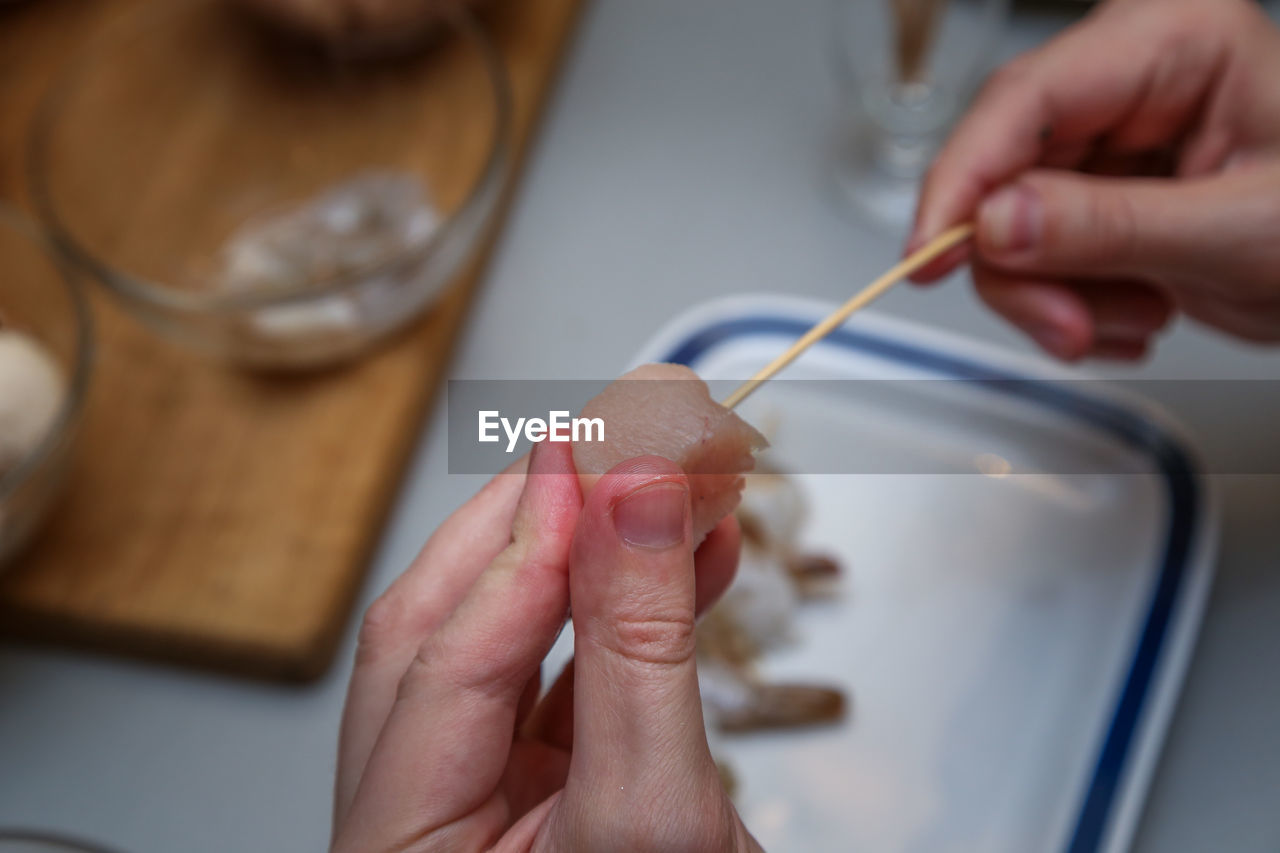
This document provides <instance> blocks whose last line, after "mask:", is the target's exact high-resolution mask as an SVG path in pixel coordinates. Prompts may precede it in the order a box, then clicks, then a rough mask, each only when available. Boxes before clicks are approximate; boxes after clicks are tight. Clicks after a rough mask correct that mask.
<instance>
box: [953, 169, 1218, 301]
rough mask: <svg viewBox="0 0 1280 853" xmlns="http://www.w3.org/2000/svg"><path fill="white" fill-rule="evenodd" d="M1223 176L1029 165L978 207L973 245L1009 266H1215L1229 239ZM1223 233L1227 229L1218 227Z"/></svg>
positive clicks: (1055, 272) (1062, 273)
mask: <svg viewBox="0 0 1280 853" xmlns="http://www.w3.org/2000/svg"><path fill="white" fill-rule="evenodd" d="M1228 183H1229V182H1227V181H1223V180H1220V179H1215V178H1210V179H1201V180H1183V181H1175V180H1172V179H1154V178H1110V177H1106V178H1104V177H1097V176H1093V175H1084V174H1080V173H1077V172H1066V171H1054V170H1035V171H1031V172H1027V173H1024V174H1023V175H1021V176H1020V177H1018V178H1017V179H1016V180H1014V181H1013V182H1012V183H1009V184H1006V185H1005V186H1003V187H1001V188H1000V189H998V190H996V191H995V192H994V193H992V194H991V195H990V196H988V197H987V198H986V199H985V200H984V201H983V202H982V204H981V206H980V207H979V208H978V216H977V235H976V247H977V251H978V254H979V255H980V256H981V257H982V258H983V260H985V261H986V262H987V263H988V264H990V265H992V266H994V267H997V268H1000V269H1003V270H1005V271H1010V272H1022V273H1033V274H1036V275H1040V276H1045V275H1047V276H1059V277H1076V276H1078V277H1083V278H1089V277H1108V278H1112V277H1133V278H1140V279H1142V278H1152V277H1157V278H1158V277H1162V276H1163V275H1164V274H1166V273H1169V272H1175V273H1186V272H1188V271H1190V270H1199V269H1203V268H1205V267H1206V266H1209V265H1212V264H1213V263H1214V262H1215V260H1216V259H1217V258H1219V257H1220V256H1221V255H1222V254H1223V249H1224V248H1225V247H1227V246H1230V245H1232V244H1234V243H1235V242H1236V241H1235V240H1234V239H1232V237H1231V234H1230V231H1229V229H1231V228H1232V223H1233V222H1237V223H1238V222H1239V220H1238V219H1237V217H1235V216H1234V215H1232V216H1224V215H1223V214H1224V213H1226V212H1227V210H1225V209H1224V204H1225V206H1226V208H1227V209H1229V208H1230V207H1231V203H1232V199H1233V198H1235V197H1236V194H1235V193H1233V192H1232V188H1231V187H1230V186H1228V185H1227V184H1228ZM1224 229H1227V230H1226V232H1225V233H1224Z"/></svg>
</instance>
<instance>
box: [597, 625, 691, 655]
mask: <svg viewBox="0 0 1280 853" xmlns="http://www.w3.org/2000/svg"><path fill="white" fill-rule="evenodd" d="M608 633H609V634H610V635H611V636H612V639H613V643H612V651H614V652H615V653H617V654H618V655H620V656H621V657H624V658H626V659H628V660H630V661H634V662H637V663H646V664H654V665H657V666H673V665H676V664H681V663H684V662H686V661H688V660H689V659H690V658H692V657H693V652H694V637H695V625H694V621H693V614H688V615H687V616H686V615H684V614H680V615H673V616H638V617H633V616H623V617H619V618H617V619H615V620H614V621H613V623H612V626H611V630H610V631H609V632H608Z"/></svg>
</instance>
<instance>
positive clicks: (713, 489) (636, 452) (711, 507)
mask: <svg viewBox="0 0 1280 853" xmlns="http://www.w3.org/2000/svg"><path fill="white" fill-rule="evenodd" d="M581 417H583V418H599V419H601V420H602V421H603V422H604V440H603V441H579V442H578V443H577V444H575V445H574V448H573V461H574V464H575V465H576V466H577V469H578V476H579V477H580V478H581V480H582V491H583V493H584V494H586V493H588V492H590V491H591V489H592V487H594V486H595V484H596V482H597V481H598V480H599V479H600V475H602V474H604V473H605V472H607V471H608V470H609V469H610V468H612V467H613V466H614V465H617V464H618V463H619V462H622V461H624V460H627V459H631V458H634V457H636V456H648V455H653V456H662V457H664V458H666V459H670V460H671V461H672V462H675V463H676V464H677V465H679V466H680V467H681V468H683V469H684V471H685V473H686V474H688V476H689V489H690V500H691V502H692V505H693V538H694V541H695V542H698V541H701V540H702V539H703V537H705V536H706V535H707V534H708V533H709V532H711V530H712V528H714V527H715V526H716V525H717V524H718V523H719V522H720V519H722V518H724V517H725V516H726V515H728V514H729V513H731V512H733V510H734V509H735V508H736V507H737V506H738V502H739V500H740V499H741V496H742V487H743V485H744V484H745V480H744V477H743V475H744V474H745V473H746V472H747V471H750V470H751V469H752V468H753V467H754V466H755V454H756V452H757V451H759V450H761V449H763V448H764V447H766V446H767V445H768V442H767V441H765V438H764V436H763V435H761V434H760V433H759V432H758V431H757V430H756V429H755V428H754V427H752V426H751V425H750V424H748V423H747V422H746V421H744V420H742V418H740V417H738V416H737V415H735V414H734V413H733V412H731V411H729V410H728V409H726V408H725V407H724V406H721V405H720V404H719V403H717V402H716V401H715V400H713V399H712V398H711V392H710V391H709V390H708V389H707V385H706V383H705V382H703V381H702V380H701V379H699V378H698V375H697V374H696V373H694V372H693V371H692V370H690V369H689V368H687V367H683V366H681V365H676V364H646V365H644V366H643V367H638V368H636V369H635V370H633V371H631V372H630V373H627V374H624V375H623V376H622V377H620V378H619V379H618V380H616V381H615V382H613V384H611V385H610V386H609V387H607V388H605V390H604V391H602V392H601V393H600V394H599V395H598V396H596V397H595V399H593V400H592V401H591V402H589V403H587V405H586V406H584V407H583V408H582V413H581Z"/></svg>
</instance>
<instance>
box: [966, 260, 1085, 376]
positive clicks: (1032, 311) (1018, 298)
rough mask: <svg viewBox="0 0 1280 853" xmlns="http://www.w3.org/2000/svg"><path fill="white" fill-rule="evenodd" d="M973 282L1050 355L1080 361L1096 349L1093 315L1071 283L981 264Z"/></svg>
mask: <svg viewBox="0 0 1280 853" xmlns="http://www.w3.org/2000/svg"><path fill="white" fill-rule="evenodd" d="M973 282H974V287H975V289H976V290H977V292H978V296H979V297H981V299H982V301H983V302H985V303H986V304H987V305H988V306H989V307H990V308H991V309H992V310H993V311H995V312H996V313H997V314H999V315H1000V316H1002V317H1004V318H1005V319H1006V320H1008V321H1009V322H1010V323H1012V324H1013V325H1015V326H1017V327H1018V328H1019V329H1021V330H1022V331H1023V332H1025V333H1026V334H1027V335H1028V336H1030V337H1031V339H1032V340H1034V341H1035V342H1036V343H1037V344H1038V345H1039V346H1040V347H1041V348H1042V349H1044V350H1045V351H1046V352H1048V353H1049V354H1050V355H1052V356H1054V357H1056V358H1059V359H1062V360H1063V361H1076V360H1078V359H1080V358H1082V357H1084V355H1085V354H1086V353H1087V352H1088V351H1089V350H1090V349H1091V348H1092V346H1093V342H1094V330H1093V317H1092V314H1091V313H1090V311H1089V306H1088V304H1087V303H1086V302H1085V301H1084V299H1082V298H1081V297H1080V294H1079V293H1078V292H1077V291H1076V290H1075V289H1073V288H1072V287H1071V286H1070V285H1068V284H1066V283H1064V282H1061V281H1055V280H1051V279H1033V278H1026V277H1020V276H1010V275H1006V274H1004V273H1002V272H999V271H996V270H992V269H990V268H989V267H984V266H981V265H979V266H975V267H974V271H973Z"/></svg>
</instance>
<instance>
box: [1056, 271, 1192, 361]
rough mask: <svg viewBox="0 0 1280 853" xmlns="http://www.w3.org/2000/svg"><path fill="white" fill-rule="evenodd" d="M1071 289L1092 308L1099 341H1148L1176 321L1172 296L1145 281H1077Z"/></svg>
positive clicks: (1096, 336) (1096, 335)
mask: <svg viewBox="0 0 1280 853" xmlns="http://www.w3.org/2000/svg"><path fill="white" fill-rule="evenodd" d="M1072 286H1073V287H1074V288H1075V291H1076V292H1077V293H1078V294H1080V298H1081V299H1083V300H1084V301H1085V304H1086V305H1087V306H1088V308H1089V314H1090V316H1091V318H1092V320H1093V333H1094V338H1095V339H1096V340H1097V341H1114V342H1123V341H1128V342H1134V341H1146V340H1149V339H1151V338H1152V337H1153V336H1155V335H1157V334H1159V333H1160V332H1161V331H1162V330H1163V329H1164V328H1165V327H1166V326H1167V325H1168V324H1169V321H1170V320H1171V319H1173V312H1174V309H1173V301H1172V300H1171V299H1170V298H1169V296H1168V295H1167V294H1165V293H1164V292H1163V291H1161V290H1158V289H1157V288H1155V287H1152V286H1151V285H1148V284H1145V283H1143V282H1139V281H1124V280H1119V281H1074V282H1072ZM1095 346H1096V343H1095Z"/></svg>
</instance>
